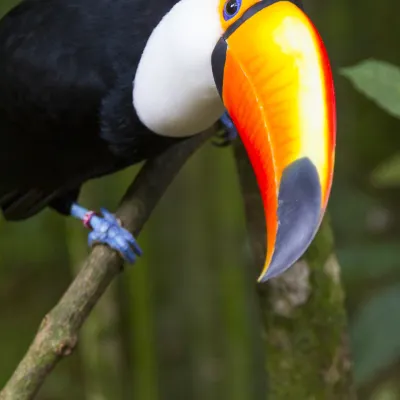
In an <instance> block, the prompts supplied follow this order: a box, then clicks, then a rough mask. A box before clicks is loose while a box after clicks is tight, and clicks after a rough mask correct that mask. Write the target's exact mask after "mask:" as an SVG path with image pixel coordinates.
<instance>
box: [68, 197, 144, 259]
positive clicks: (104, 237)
mask: <svg viewBox="0 0 400 400" xmlns="http://www.w3.org/2000/svg"><path fill="white" fill-rule="evenodd" d="M101 214H102V215H101V216H99V215H97V214H96V213H95V212H94V211H90V210H88V209H86V208H84V207H82V206H80V205H79V204H78V203H72V205H71V208H70V215H71V216H72V217H75V218H77V219H80V220H81V221H82V222H83V225H84V226H85V227H86V228H89V229H92V231H91V232H90V233H89V237H88V244H89V246H93V245H95V244H97V243H102V244H107V245H108V246H110V247H111V248H112V249H114V250H116V251H118V252H119V253H120V254H121V256H122V257H123V258H124V259H125V260H126V261H128V262H129V263H134V262H135V260H136V256H141V255H142V250H141V249H140V247H139V245H138V244H137V242H136V240H135V238H134V237H133V235H132V234H131V233H130V232H128V231H127V230H126V229H124V228H123V227H122V226H121V222H120V221H119V220H118V219H117V218H115V216H114V215H113V214H111V213H110V212H108V211H107V210H105V209H104V208H102V209H101Z"/></svg>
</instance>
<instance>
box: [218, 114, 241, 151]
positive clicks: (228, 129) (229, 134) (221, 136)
mask: <svg viewBox="0 0 400 400" xmlns="http://www.w3.org/2000/svg"><path fill="white" fill-rule="evenodd" d="M219 123H220V125H221V127H222V132H221V131H219V132H218V133H217V134H216V136H217V140H214V141H213V145H214V146H217V147H226V146H229V145H230V144H231V143H232V142H233V141H234V140H235V139H236V138H237V137H238V132H237V129H236V127H235V125H234V123H233V121H232V119H231V117H230V116H229V114H228V113H227V112H225V113H224V114H223V115H222V117H221V118H220V120H219Z"/></svg>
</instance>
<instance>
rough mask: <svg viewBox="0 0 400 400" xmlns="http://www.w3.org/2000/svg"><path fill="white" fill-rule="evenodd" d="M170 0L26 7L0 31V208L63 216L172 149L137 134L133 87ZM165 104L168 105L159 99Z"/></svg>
mask: <svg viewBox="0 0 400 400" xmlns="http://www.w3.org/2000/svg"><path fill="white" fill-rule="evenodd" d="M176 2H177V1H176V0H25V1H24V2H23V3H21V4H20V5H19V6H17V7H16V8H14V9H13V10H12V11H11V12H9V14H8V15H6V16H5V17H4V18H3V19H2V20H1V21H0V207H1V209H2V211H3V215H4V216H5V218H6V219H9V220H19V219H25V218H28V217H30V216H32V215H34V214H36V213H37V212H39V211H41V210H42V209H43V208H44V207H46V206H47V205H50V206H51V207H53V208H55V209H57V210H58V211H59V212H63V213H67V212H68V204H70V203H71V202H72V201H75V200H76V198H77V196H78V193H79V188H80V186H81V185H82V184H83V183H84V182H85V181H87V180H88V179H91V178H95V177H99V176H102V175H105V174H109V173H112V172H115V171H117V170H120V169H122V168H125V167H127V166H129V165H132V164H134V163H136V162H139V161H141V160H144V159H147V158H150V157H153V156H154V155H156V154H157V153H158V152H160V151H162V150H163V149H165V148H166V147H167V146H169V145H170V144H171V143H175V142H176V140H177V139H172V138H167V137H161V136H159V135H155V134H153V133H152V132H150V131H149V130H148V129H147V128H146V127H145V126H143V125H142V124H141V122H140V121H139V119H138V117H137V116H136V114H135V111H134V107H133V105H132V81H133V79H134V76H135V72H136V68H137V65H138V63H139V60H140V56H141V54H142V52H143V49H144V47H145V44H146V42H147V39H148V38H149V36H150V34H151V32H152V30H153V29H154V27H155V26H156V25H157V24H158V22H159V21H160V20H161V18H162V17H163V16H164V15H165V14H166V13H167V12H168V11H169V10H170V9H171V8H172V6H173V5H174V4H175V3H176ZM166 101H168V99H166Z"/></svg>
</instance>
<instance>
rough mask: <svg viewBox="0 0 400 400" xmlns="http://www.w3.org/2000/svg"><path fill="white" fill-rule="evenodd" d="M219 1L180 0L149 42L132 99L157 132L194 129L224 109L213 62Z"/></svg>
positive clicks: (206, 124)
mask: <svg viewBox="0 0 400 400" xmlns="http://www.w3.org/2000/svg"><path fill="white" fill-rule="evenodd" d="M218 3H219V1H218V0H181V1H180V2H179V3H177V4H176V5H175V6H174V7H173V8H172V9H171V11H170V12H169V13H168V14H167V15H166V16H165V17H164V18H163V19H162V20H161V22H160V23H159V25H158V26H157V27H156V28H155V29H154V31H153V32H152V34H151V36H150V38H149V40H148V42H147V45H146V47H145V50H144V52H143V55H142V58H141V60H140V63H139V66H138V69H137V72H136V76H135V79H134V83H133V105H134V107H135V109H136V112H137V114H138V116H139V118H140V120H141V121H142V122H143V123H144V124H145V125H146V126H147V127H148V128H149V129H151V130H152V131H154V132H155V133H158V134H160V135H165V136H175V137H182V136H189V135H193V134H195V133H199V132H200V131H202V130H204V129H207V128H209V127H210V126H211V125H212V124H214V123H215V122H216V121H217V120H218V118H219V117H220V116H221V115H222V113H223V111H224V107H223V104H222V101H221V99H220V96H219V94H218V91H217V88H216V86H215V82H214V78H213V74H212V68H211V54H212V51H213V49H214V47H215V45H216V43H217V41H218V39H219V38H220V37H221V35H222V28H221V25H220V20H219V15H218Z"/></svg>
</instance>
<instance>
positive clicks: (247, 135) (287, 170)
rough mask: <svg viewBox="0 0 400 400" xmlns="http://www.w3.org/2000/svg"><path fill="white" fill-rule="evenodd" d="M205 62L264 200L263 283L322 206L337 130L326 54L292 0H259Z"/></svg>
mask: <svg viewBox="0 0 400 400" xmlns="http://www.w3.org/2000/svg"><path fill="white" fill-rule="evenodd" d="M212 66H213V73H214V79H215V82H216V85H217V87H218V90H219V92H220V95H221V98H222V100H223V103H224V105H225V107H226V109H227V111H228V113H229V114H230V116H231V118H232V120H233V122H234V124H235V126H236V128H237V130H238V132H239V135H240V137H241V139H242V142H243V143H244V146H245V148H246V151H247V153H248V155H249V159H250V161H251V164H252V166H253V169H254V172H255V175H256V178H257V181H258V186H259V189H260V192H261V197H262V200H263V204H264V210H265V218H266V227H267V256H266V261H265V265H264V268H263V270H262V273H261V275H260V277H259V282H263V281H265V280H267V279H269V278H271V277H274V276H276V275H278V274H280V273H281V272H283V271H284V270H286V269H287V268H288V267H290V266H291V265H292V264H293V263H295V262H296V261H297V260H298V259H299V258H300V257H301V256H302V255H303V253H304V252H305V251H306V250H307V248H308V246H309V245H310V243H311V241H312V240H313V238H314V236H315V234H316V232H317V230H318V228H319V225H320V222H321V220H322V217H323V214H324V211H325V208H326V205H327V201H328V197H329V193H330V189H331V182H332V174H333V165H334V154H335V136H336V110H335V97H334V88H333V79H332V74H331V70H330V66H329V61H328V57H327V54H326V51H325V47H324V45H323V43H322V41H321V38H320V36H319V34H318V32H317V30H316V28H315V27H314V25H313V24H312V23H311V21H310V20H309V19H308V17H307V16H306V15H305V13H304V12H303V11H302V10H301V9H300V8H299V7H298V6H296V5H295V4H294V3H292V2H290V1H273V0H272V1H271V0H264V1H260V2H258V3H256V5H254V6H253V7H251V8H250V9H249V10H247V11H246V12H245V13H244V14H243V15H242V17H241V18H240V19H239V20H238V21H236V22H235V23H234V24H233V25H232V26H231V27H229V28H228V30H227V32H226V33H225V35H224V36H223V37H222V38H221V39H220V40H219V42H218V43H217V45H216V47H215V49H214V52H213V55H212Z"/></svg>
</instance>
